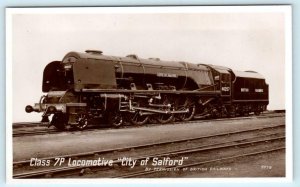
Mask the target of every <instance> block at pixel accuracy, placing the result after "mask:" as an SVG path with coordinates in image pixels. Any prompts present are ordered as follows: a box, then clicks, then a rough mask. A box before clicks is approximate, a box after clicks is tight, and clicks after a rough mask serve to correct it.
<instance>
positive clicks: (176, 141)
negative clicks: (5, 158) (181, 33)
mask: <svg viewBox="0 0 300 187" xmlns="http://www.w3.org/2000/svg"><path fill="white" fill-rule="evenodd" d="M284 126H285V125H274V126H268V127H260V128H252V129H245V130H240V131H229V132H224V133H218V134H210V135H205V136H199V137H192V138H182V139H176V140H170V141H163V142H155V143H146V144H139V145H134V146H127V147H120V148H114V149H105V150H99V151H90V152H82V153H76V154H67V155H60V156H51V157H44V158H40V159H42V160H54V159H55V158H58V157H63V158H73V157H86V156H93V155H96V154H98V155H99V154H103V153H109V152H121V151H126V150H133V149H139V148H146V147H153V146H159V145H166V144H173V143H182V142H189V141H196V140H201V139H206V138H215V137H220V136H228V135H234V134H241V133H250V132H253V131H262V130H267V129H273V128H281V127H284ZM227 138H228V137H227ZM29 163H30V160H23V161H15V162H13V165H21V164H29Z"/></svg>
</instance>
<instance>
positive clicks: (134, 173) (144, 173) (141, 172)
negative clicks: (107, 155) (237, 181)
mask: <svg viewBox="0 0 300 187" xmlns="http://www.w3.org/2000/svg"><path fill="white" fill-rule="evenodd" d="M284 149H285V147H279V148H275V149H269V150H264V151H257V152H252V153H245V154H240V155H235V156H229V157H224V158H218V159H211V160H206V161H201V162H195V163H192V164H185V165H182V166H176V167H164V168H165V169H167V168H178V169H181V168H189V167H193V166H199V165H204V164H211V163H216V162H221V161H228V160H232V159H239V158H242V157H250V156H256V155H260V154H266V153H271V152H275V151H280V150H284ZM157 172H159V171H155V170H152V171H138V172H132V173H129V174H125V175H119V176H115V177H113V178H132V177H140V176H144V175H149V174H153V173H157Z"/></svg>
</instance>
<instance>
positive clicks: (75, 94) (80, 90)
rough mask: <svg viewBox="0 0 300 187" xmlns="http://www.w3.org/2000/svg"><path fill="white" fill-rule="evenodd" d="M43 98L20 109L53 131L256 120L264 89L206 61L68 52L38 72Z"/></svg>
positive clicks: (252, 75)
mask: <svg viewBox="0 0 300 187" xmlns="http://www.w3.org/2000/svg"><path fill="white" fill-rule="evenodd" d="M42 91H43V92H45V93H46V95H43V96H42V97H41V98H40V100H39V102H38V103H36V104H34V105H33V106H30V105H28V106H26V108H25V110H26V112H28V113H30V112H33V111H34V112H41V113H43V114H42V122H49V117H50V116H51V117H52V119H51V121H50V122H49V124H50V125H54V126H55V127H56V128H58V129H61V130H63V129H68V128H72V127H75V128H77V129H80V130H83V129H85V128H86V127H87V126H88V125H89V124H94V123H100V122H102V123H108V124H110V125H112V126H114V127H120V126H121V125H123V124H124V123H126V122H128V123H131V124H133V125H143V124H145V123H147V122H148V121H151V122H156V123H162V124H164V123H169V122H172V121H174V120H182V121H188V120H191V119H193V118H195V117H199V118H204V117H213V118H218V117H226V116H227V117H234V116H236V115H240V116H243V115H248V114H249V113H251V112H254V113H255V114H256V115H259V114H260V113H261V112H262V111H264V110H266V108H267V105H268V103H269V99H268V84H266V82H265V79H264V77H263V76H261V75H260V74H259V73H257V72H254V71H245V72H242V71H234V70H231V69H230V68H226V67H221V66H214V65H208V64H193V63H188V62H179V61H164V60H160V59H159V58H149V59H142V58H139V57H138V56H137V55H127V56H126V57H116V56H107V55H103V53H102V51H97V50H87V51H86V52H85V53H79V52H70V53H68V54H66V55H65V57H64V58H63V59H62V61H53V62H51V63H49V64H48V65H47V66H46V67H45V69H44V73H43V83H42Z"/></svg>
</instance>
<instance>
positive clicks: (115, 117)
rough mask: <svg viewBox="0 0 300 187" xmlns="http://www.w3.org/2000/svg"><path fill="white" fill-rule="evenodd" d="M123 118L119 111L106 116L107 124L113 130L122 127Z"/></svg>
mask: <svg viewBox="0 0 300 187" xmlns="http://www.w3.org/2000/svg"><path fill="white" fill-rule="evenodd" d="M123 122H124V121H123V116H122V113H121V112H120V111H111V112H109V114H108V123H109V124H110V125H111V126H112V127H115V128H119V127H121V126H123V124H124V123H123Z"/></svg>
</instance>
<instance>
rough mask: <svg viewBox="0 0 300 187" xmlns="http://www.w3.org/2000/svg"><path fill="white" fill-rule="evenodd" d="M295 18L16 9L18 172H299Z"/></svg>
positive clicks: (19, 175) (13, 72)
mask: <svg viewBox="0 0 300 187" xmlns="http://www.w3.org/2000/svg"><path fill="white" fill-rule="evenodd" d="M291 29H292V26H291V6H288V5H280V6H279V5H277V6H275V5H274V6H270V5H269V6H171V7H163V6H157V7H82V8H79V7H76V8H74V7H73V8H67V7H64V8H63V7H61V8H7V9H6V40H7V41H6V43H7V44H6V50H7V53H6V57H7V67H6V68H7V69H6V78H7V82H6V84H7V92H6V95H7V97H9V99H8V100H7V103H8V104H7V115H6V116H7V132H6V133H7V137H6V140H7V144H6V149H7V155H6V156H7V163H6V167H7V173H8V176H7V178H8V180H11V181H13V182H17V183H18V182H23V181H25V182H26V181H40V179H47V180H49V181H53V180H54V179H58V178H59V179H63V180H66V181H69V180H74V179H76V180H78V181H85V180H96V181H97V180H98V179H101V180H120V179H123V178H126V179H127V178H130V179H149V178H151V179H155V180H169V179H186V180H190V179H198V180H215V179H225V180H226V179H229V180H231V179H232V180H235V179H236V180H243V179H246V178H247V180H253V181H256V180H261V179H265V180H283V179H291V177H292V146H293V144H292V132H291V129H292V83H291V80H292V59H291V56H292V48H291V47H292V43H291V42H292V40H291V39H292V38H291V37H292V36H291ZM101 180H100V181H101Z"/></svg>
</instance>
